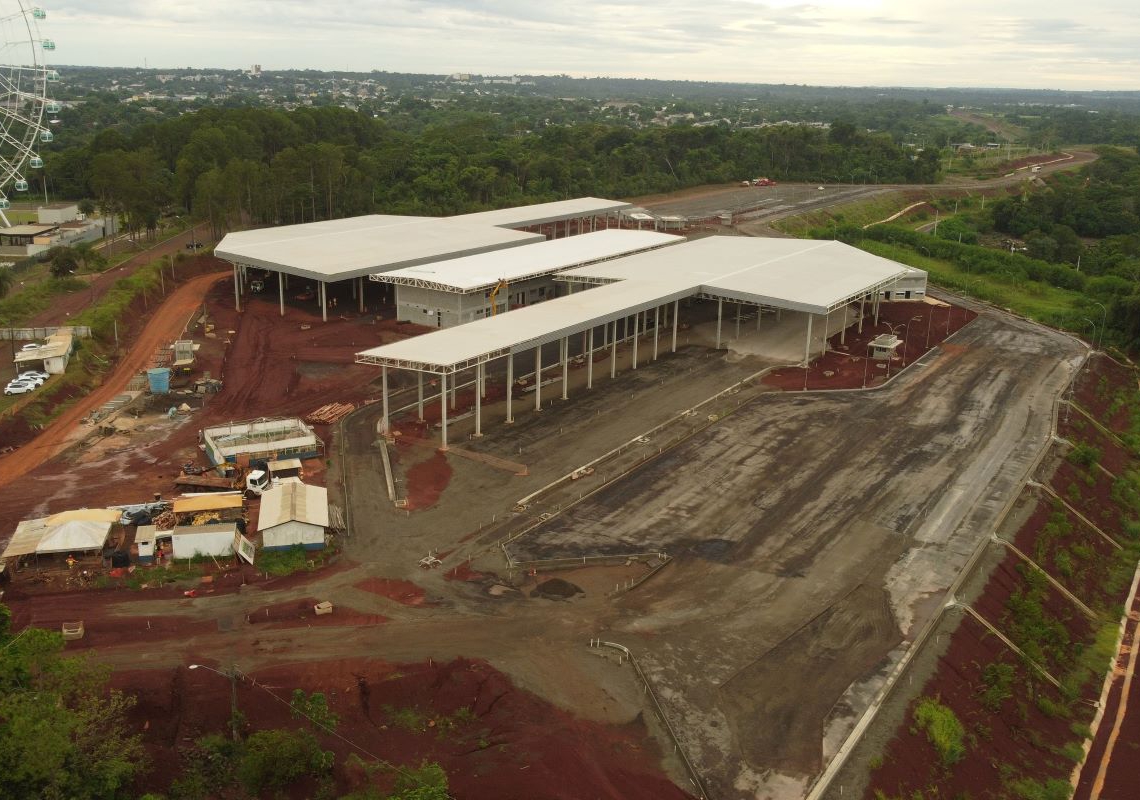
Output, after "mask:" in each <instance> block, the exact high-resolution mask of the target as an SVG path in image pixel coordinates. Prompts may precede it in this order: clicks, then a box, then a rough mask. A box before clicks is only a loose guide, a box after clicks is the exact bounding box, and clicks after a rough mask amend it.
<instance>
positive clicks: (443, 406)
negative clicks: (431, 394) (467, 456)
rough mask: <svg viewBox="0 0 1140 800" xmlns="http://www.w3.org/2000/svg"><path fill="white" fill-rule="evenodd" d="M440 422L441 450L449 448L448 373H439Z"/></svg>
mask: <svg viewBox="0 0 1140 800" xmlns="http://www.w3.org/2000/svg"><path fill="white" fill-rule="evenodd" d="M439 388H440V392H439V423H440V428H441V431H440V440H439V441H440V446H439V449H440V450H446V449H447V373H446V372H441V373H439Z"/></svg>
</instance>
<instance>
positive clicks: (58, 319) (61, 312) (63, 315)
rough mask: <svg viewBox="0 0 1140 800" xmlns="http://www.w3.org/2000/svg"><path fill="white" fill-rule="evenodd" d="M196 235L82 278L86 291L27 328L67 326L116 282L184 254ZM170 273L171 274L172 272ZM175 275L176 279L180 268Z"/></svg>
mask: <svg viewBox="0 0 1140 800" xmlns="http://www.w3.org/2000/svg"><path fill="white" fill-rule="evenodd" d="M194 231H195V229H193V228H192V229H190V230H187V231H185V232H183V233H180V234H178V235H176V236H172V237H170V238H169V239H166V240H165V241H162V242H159V243H158V244H156V245H153V246H151V247H148V248H146V249H145V250H142V251H140V252H138V253H136V254H135V255H133V256H131V257H130V258H129V259H127V260H126V261H124V262H123V263H122V264H120V265H119V266H117V267H115V268H113V269H109V270H107V271H106V272H101V273H98V274H95V275H89V276H80V277H82V278H83V279H84V280H86V281H87V286H86V287H85V288H84V289H81V290H79V291H76V292H72V293H71V294H65V295H60V296H58V297H56V298H55V299H54V300H53V302H52V306H51V308H48V309H45V310H43V311H41V312H40V313H39V314H37V315H36V316H35V317H33V318H32V319H31V320H29V321H28V323H27V325H28V326H29V327H37V328H38V327H45V326H51V325H62V324H64V323H65V322H67V320H68V318H69V317H71V316H73V315H75V314H78V313H79V312H80V311H82V310H83V309H85V308H87V307H88V306H90V305H93V304H95V303H96V302H98V301H99V298H101V297H102V296H103V295H105V294H106V293H107V292H108V291H110V289H111V287H112V286H114V285H115V282H116V281H117V280H119V279H120V278H125V277H127V276H128V275H131V274H132V273H134V271H135V270H137V269H138V268H139V267H142V266H144V265H146V264H149V263H150V262H152V261H154V260H155V259H156V258H161V257H163V256H171V255H175V254H176V253H181V252H183V250H184V248H185V247H186V245H187V243H189V242H190V240H191V237H193V238H194V240H195V241H198V240H200V239H201V235H200V234H196V233H195V232H194ZM167 272H169V269H168V270H167ZM175 275H177V268H176V271H175ZM168 280H169V278H168Z"/></svg>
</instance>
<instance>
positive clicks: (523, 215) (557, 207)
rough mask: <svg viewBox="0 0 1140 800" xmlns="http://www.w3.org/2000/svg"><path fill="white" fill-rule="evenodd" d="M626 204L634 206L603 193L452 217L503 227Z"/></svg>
mask: <svg viewBox="0 0 1140 800" xmlns="http://www.w3.org/2000/svg"><path fill="white" fill-rule="evenodd" d="M625 208H632V205H631V204H630V203H623V202H620V201H618V200H603V199H602V198H599V197H576V198H574V199H573V200H558V201H555V202H553V203H537V204H535V205H532V206H516V207H515V208H499V209H496V210H494V211H476V212H475V213H473V214H460V215H459V216H455V217H449V219H453V220H461V221H463V222H470V223H476V224H479V225H492V226H495V227H500V228H523V227H526V226H529V225H545V224H548V223H551V222H561V221H563V220H571V219H584V218H586V217H595V216H602V215H605V214H609V213H612V212H617V211H621V210H622V209H625Z"/></svg>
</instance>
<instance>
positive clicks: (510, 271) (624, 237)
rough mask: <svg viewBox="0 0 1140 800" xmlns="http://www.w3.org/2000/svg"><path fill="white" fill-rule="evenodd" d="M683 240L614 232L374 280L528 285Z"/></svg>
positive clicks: (466, 287) (453, 286) (446, 287)
mask: <svg viewBox="0 0 1140 800" xmlns="http://www.w3.org/2000/svg"><path fill="white" fill-rule="evenodd" d="M683 241H685V240H684V239H683V238H681V237H680V236H673V235H670V234H665V233H654V232H653V231H625V230H618V229H617V228H614V229H611V230H602V231H597V232H596V233H585V234H582V235H581V236H569V237H566V238H564V239H552V240H550V241H548V242H541V243H539V244H533V245H530V246H528V247H516V248H512V249H510V250H499V251H496V252H493V253H480V254H479V255H475V256H465V257H463V258H452V259H449V260H447V261H438V262H435V263H432V264H423V265H420V266H417V267H407V268H405V269H398V270H395V271H393V272H384V273H381V274H379V275H373V276H372V280H374V281H379V282H380V283H395V284H398V285H400V286H422V287H425V288H428V289H436V290H438V291H441V292H456V293H461V294H466V293H470V292H477V291H483V290H485V289H489V288H491V287H493V286H495V285H496V284H497V283H498V282H499V281H500V280H505V281H508V282H515V281H522V280H527V279H528V278H536V277H538V276H540V275H549V274H550V273H552V272H559V271H561V270H565V269H569V268H570V267H576V266H580V265H583V264H591V263H594V262H597V261H603V260H605V259H610V258H616V257H618V256H623V255H628V254H630V253H636V252H639V251H642V250H651V249H654V248H657V247H664V246H666V245H671V244H679V243H681V242H683Z"/></svg>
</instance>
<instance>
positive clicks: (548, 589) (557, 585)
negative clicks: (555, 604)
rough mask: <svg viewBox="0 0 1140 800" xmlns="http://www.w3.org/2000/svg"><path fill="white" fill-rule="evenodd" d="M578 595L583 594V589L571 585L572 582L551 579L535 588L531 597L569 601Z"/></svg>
mask: <svg viewBox="0 0 1140 800" xmlns="http://www.w3.org/2000/svg"><path fill="white" fill-rule="evenodd" d="M576 594H582V589H581V587H579V586H575V585H574V584H572V583H570V581H564V580H562V579H561V578H551V579H550V580H548V581H543V582H542V583H540V584H539V585H538V586H535V587H534V589H533V590H532V591H531V593H530V596H531V597H544V598H546V599H547V600H569V599H570V598H571V597H573V596H574V595H576Z"/></svg>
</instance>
